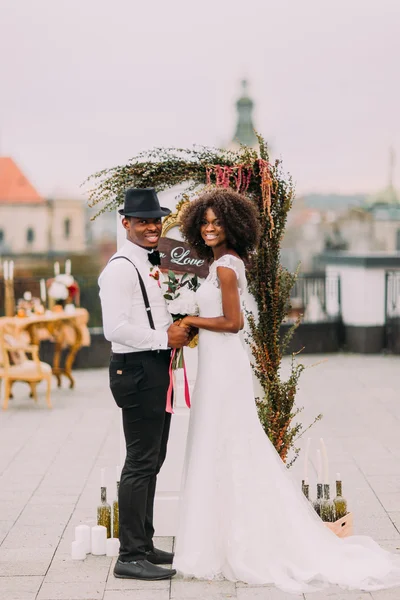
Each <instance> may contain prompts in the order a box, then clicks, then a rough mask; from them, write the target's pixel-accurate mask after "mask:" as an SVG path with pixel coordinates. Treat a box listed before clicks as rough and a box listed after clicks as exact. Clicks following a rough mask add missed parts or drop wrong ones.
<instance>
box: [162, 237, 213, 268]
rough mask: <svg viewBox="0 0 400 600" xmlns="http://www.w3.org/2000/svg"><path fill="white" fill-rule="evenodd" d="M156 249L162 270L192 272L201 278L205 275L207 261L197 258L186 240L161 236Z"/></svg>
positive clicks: (207, 266)
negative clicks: (158, 252)
mask: <svg viewBox="0 0 400 600" xmlns="http://www.w3.org/2000/svg"><path fill="white" fill-rule="evenodd" d="M158 250H159V251H160V256H161V269H162V270H164V269H165V270H168V269H171V271H174V272H176V273H193V274H195V275H197V276H198V277H201V278H204V277H207V275H208V269H209V265H208V263H207V261H206V260H204V259H203V258H199V257H198V256H197V254H196V253H195V252H194V251H193V249H192V248H191V247H190V246H189V244H186V242H181V241H179V240H173V239H172V238H167V237H161V238H160V241H159V244H158Z"/></svg>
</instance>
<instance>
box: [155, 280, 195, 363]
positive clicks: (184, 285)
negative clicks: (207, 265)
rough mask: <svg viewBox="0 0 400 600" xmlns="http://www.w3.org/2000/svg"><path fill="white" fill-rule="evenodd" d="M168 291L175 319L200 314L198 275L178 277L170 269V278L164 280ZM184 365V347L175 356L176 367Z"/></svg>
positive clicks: (165, 296) (167, 295)
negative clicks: (197, 299) (197, 300)
mask: <svg viewBox="0 0 400 600" xmlns="http://www.w3.org/2000/svg"><path fill="white" fill-rule="evenodd" d="M164 284H165V285H166V286H167V291H166V293H165V294H164V298H165V299H166V301H167V306H168V312H169V313H170V314H171V315H172V319H173V320H174V321H180V320H182V319H183V318H184V317H187V316H188V315H191V316H194V315H198V314H199V307H198V306H197V302H196V290H197V289H198V287H199V280H198V277H197V275H189V273H185V274H184V275H183V277H182V278H181V279H178V278H177V276H176V275H175V273H174V272H173V271H168V279H167V280H166V281H165V282H164ZM182 367H183V348H181V349H180V350H178V351H177V352H176V353H175V356H174V363H173V368H174V369H181V368H182Z"/></svg>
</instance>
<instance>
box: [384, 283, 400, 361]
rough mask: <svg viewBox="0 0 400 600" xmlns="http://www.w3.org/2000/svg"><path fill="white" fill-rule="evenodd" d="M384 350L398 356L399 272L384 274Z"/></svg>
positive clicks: (399, 324)
mask: <svg viewBox="0 0 400 600" xmlns="http://www.w3.org/2000/svg"><path fill="white" fill-rule="evenodd" d="M385 348H386V350H389V352H393V353H395V354H400V271H387V272H386V290H385Z"/></svg>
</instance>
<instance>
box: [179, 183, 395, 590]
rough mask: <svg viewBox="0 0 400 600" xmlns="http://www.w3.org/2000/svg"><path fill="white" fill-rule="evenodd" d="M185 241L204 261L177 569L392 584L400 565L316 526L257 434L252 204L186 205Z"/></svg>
mask: <svg viewBox="0 0 400 600" xmlns="http://www.w3.org/2000/svg"><path fill="white" fill-rule="evenodd" d="M182 233H183V236H184V237H185V239H186V240H187V241H188V242H189V243H190V244H191V245H192V246H193V247H194V248H195V249H196V251H197V252H198V254H200V256H201V257H203V258H207V259H209V260H211V259H212V263H211V266H210V272H209V275H208V277H207V279H206V281H205V282H204V283H203V285H202V286H201V287H200V288H199V290H198V292H197V301H198V305H199V309H200V316H199V317H190V316H189V317H185V318H184V319H183V320H182V322H181V325H182V326H187V327H196V328H199V359H198V373H197V380H196V385H195V389H194V393H193V399H192V409H191V415H190V424H189V433H188V440H187V448H186V456H185V466H184V474H183V488H182V496H181V507H180V524H179V528H178V535H177V539H176V547H175V548H176V549H175V559H174V567H175V568H176V569H177V570H178V571H180V572H181V573H183V574H185V575H187V576H194V577H197V578H202V579H215V578H221V577H225V578H226V579H229V580H231V581H243V582H246V583H250V584H275V585H276V586H278V587H280V588H281V589H283V590H286V591H289V592H294V593H295V592H304V591H312V590H313V589H319V588H321V587H323V586H324V585H329V584H337V585H339V586H342V587H343V588H347V589H363V590H377V589H381V588H388V587H392V586H396V585H400V557H398V556H396V555H393V554H390V553H388V552H386V551H385V550H383V549H381V548H380V547H379V546H378V545H377V544H376V543H375V542H374V541H373V540H372V539H371V538H368V537H362V536H353V537H350V538H346V539H339V538H338V537H336V536H335V534H333V533H332V532H331V531H330V530H329V529H328V528H327V527H326V526H325V525H324V524H323V523H322V521H321V520H320V518H319V517H318V516H317V514H316V513H315V511H314V509H313V508H312V506H311V505H310V503H309V502H308V501H307V500H306V499H305V497H304V495H303V493H302V492H301V490H299V489H298V488H297V486H295V485H294V484H293V482H292V479H291V477H290V475H289V473H288V471H287V469H286V467H285V465H284V464H283V462H282V460H281V458H280V457H279V455H278V453H277V452H276V451H275V448H274V447H273V445H272V444H271V442H270V441H269V439H268V437H267V435H266V434H265V432H264V430H263V428H262V426H261V424H260V422H259V420H258V415H257V409H256V405H255V401H254V394H253V382H252V372H251V366H250V364H249V360H248V357H247V353H246V350H245V347H244V345H243V343H242V341H241V337H240V335H239V331H240V329H242V328H243V313H242V298H243V296H244V295H245V293H246V290H247V286H246V275H245V265H244V262H243V259H244V260H246V258H247V257H248V255H249V253H250V252H251V251H252V250H253V249H254V248H255V247H256V246H257V242H258V238H259V224H258V215H257V211H256V208H255V206H254V205H253V203H252V202H251V201H250V200H248V199H246V198H245V197H243V196H241V195H239V194H237V193H236V192H234V191H232V190H226V189H221V188H216V189H215V190H213V191H210V192H207V193H204V194H203V195H202V196H200V197H199V198H198V199H197V200H195V201H193V202H191V203H190V205H189V206H188V208H187V209H186V211H185V213H184V215H183V218H182Z"/></svg>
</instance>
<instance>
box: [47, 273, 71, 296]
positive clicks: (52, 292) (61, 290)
mask: <svg viewBox="0 0 400 600" xmlns="http://www.w3.org/2000/svg"><path fill="white" fill-rule="evenodd" d="M59 277H61V275H60V276H59ZM49 296H50V298H54V300H66V299H67V298H68V289H67V287H66V285H65V284H64V283H62V282H60V281H57V280H54V281H53V282H52V283H51V285H50V287H49Z"/></svg>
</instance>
